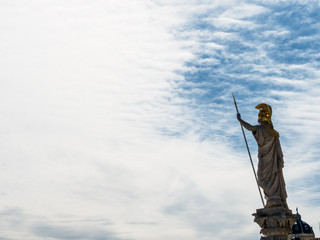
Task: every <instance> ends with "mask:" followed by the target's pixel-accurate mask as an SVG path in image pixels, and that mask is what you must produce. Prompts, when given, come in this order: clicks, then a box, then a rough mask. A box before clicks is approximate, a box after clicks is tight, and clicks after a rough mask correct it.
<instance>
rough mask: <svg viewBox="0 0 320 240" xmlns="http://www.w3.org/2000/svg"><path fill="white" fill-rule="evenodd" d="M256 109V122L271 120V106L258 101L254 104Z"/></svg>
mask: <svg viewBox="0 0 320 240" xmlns="http://www.w3.org/2000/svg"><path fill="white" fill-rule="evenodd" d="M256 109H259V110H260V112H259V115H258V122H259V123H261V122H271V116H272V108H271V106H270V105H268V104H265V103H260V104H259V105H257V106H256Z"/></svg>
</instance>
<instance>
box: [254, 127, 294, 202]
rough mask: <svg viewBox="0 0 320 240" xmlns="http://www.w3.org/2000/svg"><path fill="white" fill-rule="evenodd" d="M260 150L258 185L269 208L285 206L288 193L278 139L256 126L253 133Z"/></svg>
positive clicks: (263, 128)
mask: <svg viewBox="0 0 320 240" xmlns="http://www.w3.org/2000/svg"><path fill="white" fill-rule="evenodd" d="M252 134H253V136H254V138H255V139H256V141H257V143H258V146H259V149H258V159H259V162H258V174H257V175H258V184H259V186H260V187H261V188H262V189H263V191H264V194H265V198H266V200H267V207H271V206H283V207H286V208H288V205H287V203H286V198H287V192H286V189H285V182H284V177H283V172H282V168H283V165H284V163H283V154H282V150H281V145H280V141H279V138H278V137H275V136H271V135H270V134H269V133H268V132H267V130H266V128H265V127H264V126H263V125H258V126H256V131H254V132H252Z"/></svg>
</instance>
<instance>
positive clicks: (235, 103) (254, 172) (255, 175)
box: [232, 93, 265, 207]
mask: <svg viewBox="0 0 320 240" xmlns="http://www.w3.org/2000/svg"><path fill="white" fill-rule="evenodd" d="M232 96H233V101H234V105H235V106H236V110H237V113H238V114H239V111H238V106H237V102H236V99H235V97H234V94H233V93H232ZM240 126H241V130H242V134H243V138H244V141H245V143H246V146H247V150H248V154H249V158H250V162H251V166H252V170H253V174H254V177H255V179H256V183H257V186H258V189H259V193H260V197H261V201H262V205H263V207H265V204H264V200H263V197H262V194H261V189H260V187H259V184H258V178H257V174H256V170H255V169H254V165H253V162H252V157H251V153H250V150H249V146H248V142H247V138H246V134H245V133H244V130H243V126H242V124H241V123H240Z"/></svg>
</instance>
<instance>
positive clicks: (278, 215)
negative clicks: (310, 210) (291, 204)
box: [252, 207, 296, 240]
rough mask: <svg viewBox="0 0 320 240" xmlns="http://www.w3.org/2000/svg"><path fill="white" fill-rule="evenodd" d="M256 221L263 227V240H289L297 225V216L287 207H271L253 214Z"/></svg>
mask: <svg viewBox="0 0 320 240" xmlns="http://www.w3.org/2000/svg"><path fill="white" fill-rule="evenodd" d="M252 215H253V216H255V218H254V221H255V222H256V223H257V224H258V225H259V226H260V227H261V231H260V233H261V234H263V236H261V238H260V239H261V240H288V238H289V237H288V235H289V234H290V233H291V232H292V230H291V227H292V225H293V224H294V223H295V220H296V219H295V215H294V214H292V211H291V210H290V209H286V208H285V207H270V208H261V209H257V212H256V213H254V214H252Z"/></svg>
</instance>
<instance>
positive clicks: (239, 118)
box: [237, 113, 257, 132]
mask: <svg viewBox="0 0 320 240" xmlns="http://www.w3.org/2000/svg"><path fill="white" fill-rule="evenodd" d="M237 119H238V120H239V122H240V123H241V125H242V126H243V127H244V128H245V129H247V130H249V131H251V132H255V131H257V127H256V126H252V125H251V124H249V123H247V122H246V121H243V120H242V119H241V115H240V114H239V113H238V114H237Z"/></svg>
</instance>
